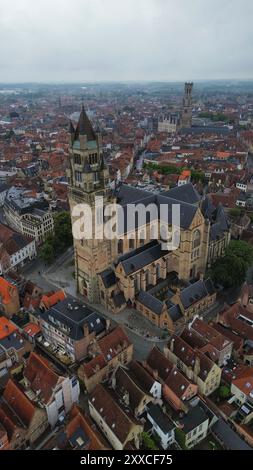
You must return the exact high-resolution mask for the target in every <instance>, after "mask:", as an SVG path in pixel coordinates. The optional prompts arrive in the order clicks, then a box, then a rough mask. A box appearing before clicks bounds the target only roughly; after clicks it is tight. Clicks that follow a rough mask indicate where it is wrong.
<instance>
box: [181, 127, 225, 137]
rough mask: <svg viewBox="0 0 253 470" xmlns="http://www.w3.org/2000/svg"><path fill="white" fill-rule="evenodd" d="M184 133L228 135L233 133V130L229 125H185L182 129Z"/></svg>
mask: <svg viewBox="0 0 253 470" xmlns="http://www.w3.org/2000/svg"><path fill="white" fill-rule="evenodd" d="M180 132H181V133H182V134H195V135H198V134H217V135H227V134H229V133H231V130H230V129H229V127H227V126H217V127H216V126H195V127H194V126H192V127H183V128H182V129H181V131H180Z"/></svg>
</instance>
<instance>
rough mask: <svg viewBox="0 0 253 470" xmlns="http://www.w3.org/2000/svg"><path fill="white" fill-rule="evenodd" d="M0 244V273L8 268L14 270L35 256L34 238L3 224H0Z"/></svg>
mask: <svg viewBox="0 0 253 470" xmlns="http://www.w3.org/2000/svg"><path fill="white" fill-rule="evenodd" d="M0 246H1V255H0V274H3V273H5V272H6V271H9V270H10V269H13V270H16V269H18V268H19V267H22V266H24V264H25V263H27V262H28V261H31V260H32V259H34V258H36V256H37V250H36V244H35V240H33V239H32V238H29V237H26V236H24V235H22V234H20V233H18V232H16V231H15V230H13V229H11V228H10V227H8V226H7V225H4V224H0ZM6 257H7V258H8V262H6Z"/></svg>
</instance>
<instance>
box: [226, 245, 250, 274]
mask: <svg viewBox="0 0 253 470" xmlns="http://www.w3.org/2000/svg"><path fill="white" fill-rule="evenodd" d="M226 256H229V257H233V256H235V257H237V258H239V259H240V260H241V261H242V262H243V263H244V264H245V266H246V268H249V267H250V266H251V265H252V264H253V246H252V245H250V244H249V243H247V242H244V241H242V240H232V241H231V242H230V243H229V245H228V247H227V248H226Z"/></svg>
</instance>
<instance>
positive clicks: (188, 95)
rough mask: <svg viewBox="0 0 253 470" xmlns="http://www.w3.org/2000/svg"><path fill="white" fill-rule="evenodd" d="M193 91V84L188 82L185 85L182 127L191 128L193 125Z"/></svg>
mask: <svg viewBox="0 0 253 470" xmlns="http://www.w3.org/2000/svg"><path fill="white" fill-rule="evenodd" d="M192 89H193V83H192V82H186V83H185V84H184V98H183V109H182V117H181V125H182V127H191V125H192Z"/></svg>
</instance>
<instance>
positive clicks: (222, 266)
mask: <svg viewBox="0 0 253 470" xmlns="http://www.w3.org/2000/svg"><path fill="white" fill-rule="evenodd" d="M252 264H253V247H252V246H251V245H250V244H249V243H247V242H244V241H241V240H232V241H231V242H230V244H229V245H228V247H227V248H226V251H225V256H224V257H223V258H219V259H217V260H216V261H215V263H214V264H213V266H212V268H211V273H210V275H211V277H212V279H213V281H214V282H215V283H216V284H220V285H222V286H223V287H225V288H230V287H239V286H240V285H241V284H242V283H243V282H244V281H245V279H246V273H247V269H248V268H249V266H251V265H252Z"/></svg>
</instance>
